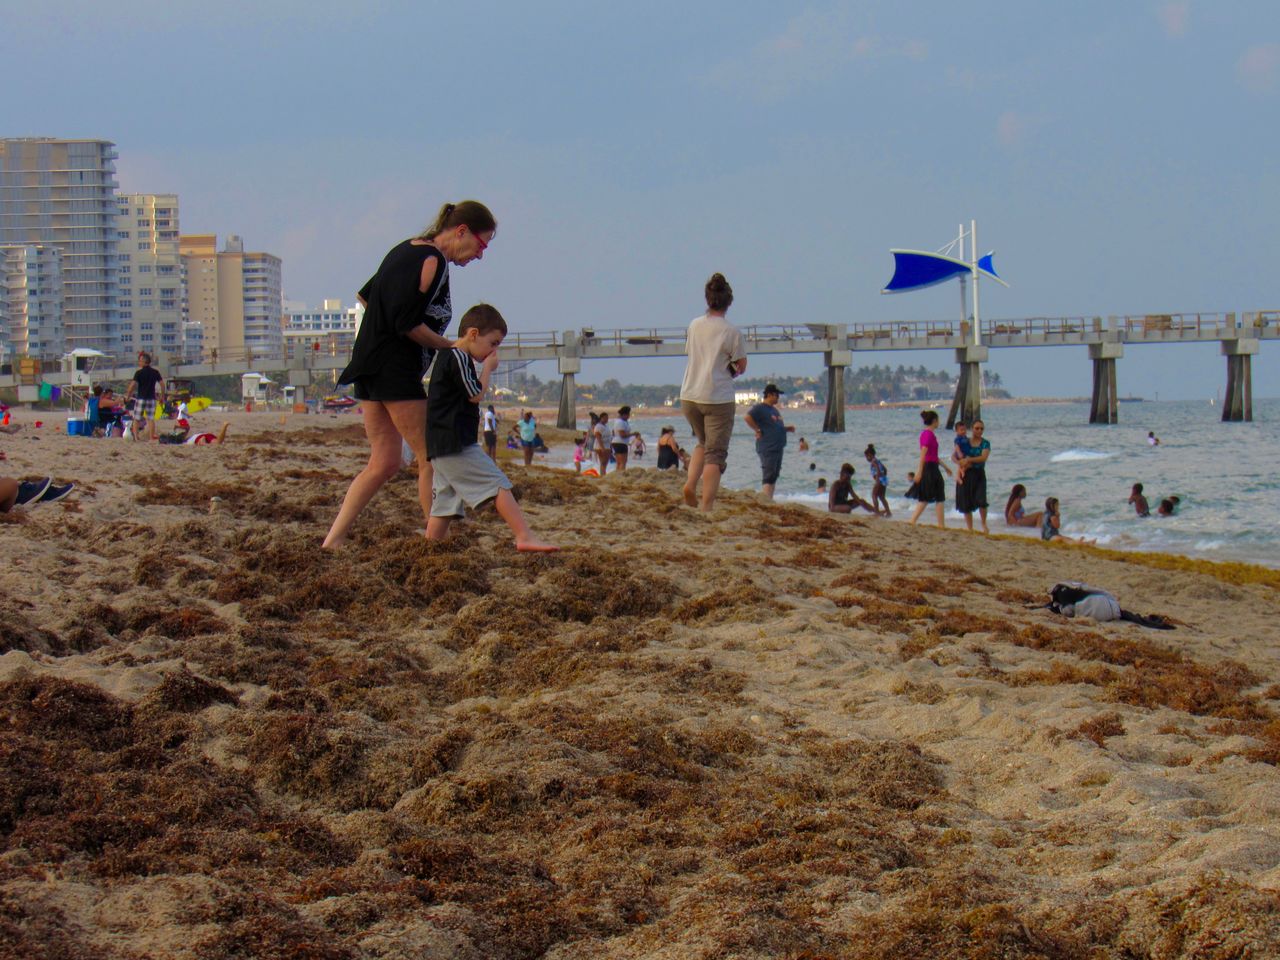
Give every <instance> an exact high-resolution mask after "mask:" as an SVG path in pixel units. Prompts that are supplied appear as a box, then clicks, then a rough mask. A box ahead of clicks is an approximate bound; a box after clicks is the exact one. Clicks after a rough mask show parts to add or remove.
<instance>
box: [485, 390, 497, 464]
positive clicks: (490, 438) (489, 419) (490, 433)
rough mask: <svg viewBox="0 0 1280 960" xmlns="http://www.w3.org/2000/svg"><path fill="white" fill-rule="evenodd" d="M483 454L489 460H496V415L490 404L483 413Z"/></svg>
mask: <svg viewBox="0 0 1280 960" xmlns="http://www.w3.org/2000/svg"><path fill="white" fill-rule="evenodd" d="M484 452H485V453H487V454H488V455H489V459H490V460H497V459H498V413H497V411H496V410H494V409H493V404H492V403H491V404H489V406H488V407H486V408H485V411H484Z"/></svg>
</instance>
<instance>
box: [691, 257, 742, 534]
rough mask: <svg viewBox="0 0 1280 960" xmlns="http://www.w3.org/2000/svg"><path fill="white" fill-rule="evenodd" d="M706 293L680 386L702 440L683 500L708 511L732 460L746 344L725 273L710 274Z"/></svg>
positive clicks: (695, 451)
mask: <svg viewBox="0 0 1280 960" xmlns="http://www.w3.org/2000/svg"><path fill="white" fill-rule="evenodd" d="M703 293H704V295H705V296H706V301H707V312H706V313H704V314H703V315H702V316H700V317H696V318H694V320H693V322H692V323H690V324H689V332H688V334H687V336H686V338H685V353H686V354H687V355H688V357H689V361H688V363H687V364H686V365H685V368H684V381H683V382H682V383H681V385H680V410H681V412H682V413H683V414H684V418H685V420H687V421H688V422H689V426H690V427H692V428H693V435H694V437H696V438H697V441H698V445H697V446H696V447H694V450H693V456H692V457H691V458H690V460H689V476H688V478H687V479H686V480H685V483H684V502H685V503H687V504H688V505H689V506H691V507H700V508H701V509H702V510H704V511H709V510H710V509H711V508H712V507H713V506H715V502H716V493H717V492H718V491H719V489H720V477H721V475H722V474H723V473H724V468H725V466H726V465H727V464H728V461H729V438H730V437H731V436H732V435H733V406H734V403H733V381H734V378H735V377H740V376H742V375H743V374H744V373H745V372H746V370H747V344H746V340H745V339H744V338H743V336H742V331H740V330H739V329H738V328H737V327H735V326H733V324H731V323H729V321H728V320H727V319H725V314H726V313H727V312H728V310H729V307H730V306H731V305H732V304H733V288H732V287H731V286H729V281H728V280H726V279H725V278H724V274H720V273H714V274H712V275H711V279H710V280H708V281H707V284H706V287H705V289H704V290H703ZM699 480H701V481H702V499H701V501H699V499H698V481H699Z"/></svg>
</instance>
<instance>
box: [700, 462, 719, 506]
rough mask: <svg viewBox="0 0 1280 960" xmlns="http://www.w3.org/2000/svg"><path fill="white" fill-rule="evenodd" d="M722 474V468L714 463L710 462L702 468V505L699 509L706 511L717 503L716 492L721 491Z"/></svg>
mask: <svg viewBox="0 0 1280 960" xmlns="http://www.w3.org/2000/svg"><path fill="white" fill-rule="evenodd" d="M720 474H721V470H720V468H719V467H717V466H716V465H715V464H714V463H708V464H707V465H706V466H704V467H703V468H702V505H701V507H700V508H699V509H701V510H702V511H703V512H704V513H705V512H708V511H710V510H711V508H712V507H714V506H715V505H716V494H717V493H719V492H720Z"/></svg>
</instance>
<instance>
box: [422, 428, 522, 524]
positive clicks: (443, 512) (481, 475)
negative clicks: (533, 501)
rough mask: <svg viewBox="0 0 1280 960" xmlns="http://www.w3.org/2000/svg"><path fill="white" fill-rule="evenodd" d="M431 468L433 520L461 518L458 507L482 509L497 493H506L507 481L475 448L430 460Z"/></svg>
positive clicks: (465, 448) (478, 447) (471, 446)
mask: <svg viewBox="0 0 1280 960" xmlns="http://www.w3.org/2000/svg"><path fill="white" fill-rule="evenodd" d="M431 467H432V469H433V470H434V471H435V474H434V479H433V480H432V484H431V487H432V490H433V491H434V493H435V497H434V498H433V499H432V501H431V515H432V516H433V517H461V516H462V515H463V512H462V505H463V504H466V505H467V506H468V507H470V508H471V509H472V510H474V509H476V508H477V507H480V506H483V505H484V504H486V503H488V502H489V501H490V500H492V499H493V498H494V497H496V496H497V495H498V492H499V491H500V490H510V489H511V481H510V480H508V479H507V475H506V474H505V473H503V472H502V471H501V470H500V469H498V465H497V464H496V463H494V462H493V461H492V460H490V459H489V455H488V454H487V453H485V452H484V450H482V449H481V448H480V445H479V444H474V443H473V444H471V445H470V446H468V447H463V448H462V450H461V451H460V452H458V453H450V454H446V455H445V456H443V457H434V458H432V460H431Z"/></svg>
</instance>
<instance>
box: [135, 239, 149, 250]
mask: <svg viewBox="0 0 1280 960" xmlns="http://www.w3.org/2000/svg"><path fill="white" fill-rule="evenodd" d="M138 249H139V250H150V249H151V242H150V241H148V240H139V241H138Z"/></svg>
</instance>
